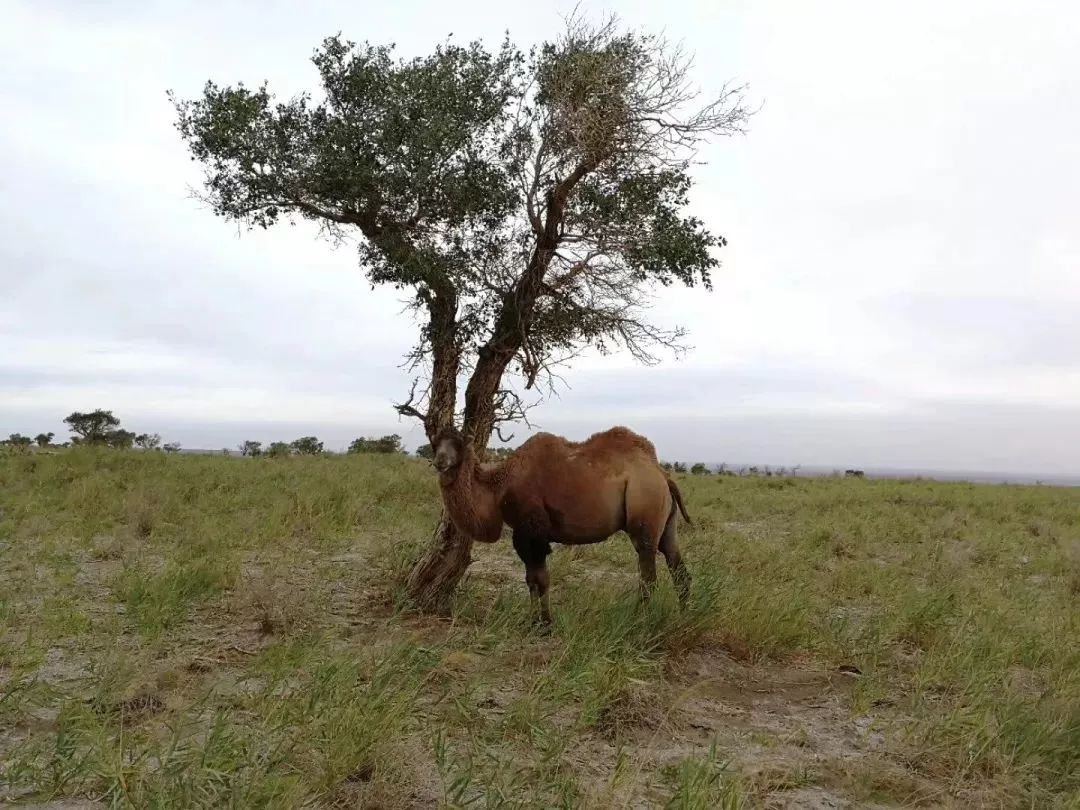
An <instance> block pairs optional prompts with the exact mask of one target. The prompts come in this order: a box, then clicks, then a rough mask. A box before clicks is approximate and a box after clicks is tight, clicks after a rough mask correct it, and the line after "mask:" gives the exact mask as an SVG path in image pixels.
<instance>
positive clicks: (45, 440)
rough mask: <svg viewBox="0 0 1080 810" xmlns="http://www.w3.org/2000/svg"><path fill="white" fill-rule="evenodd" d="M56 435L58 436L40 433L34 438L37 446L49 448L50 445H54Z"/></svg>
mask: <svg viewBox="0 0 1080 810" xmlns="http://www.w3.org/2000/svg"><path fill="white" fill-rule="evenodd" d="M55 435H56V434H55V433H52V432H49V433H39V434H38V435H37V436H35V437H34V442H35V443H36V444H37V446H38V447H48V446H49V445H50V444H52V440H53V436H55Z"/></svg>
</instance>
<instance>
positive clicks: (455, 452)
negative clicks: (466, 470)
mask: <svg viewBox="0 0 1080 810" xmlns="http://www.w3.org/2000/svg"><path fill="white" fill-rule="evenodd" d="M431 446H432V447H433V448H434V450H435V457H434V458H433V459H432V462H431V463H432V464H434V465H435V469H436V470H438V471H439V473H440V474H442V475H446V474H447V473H453V472H454V471H455V470H457V468H458V467H460V466H461V462H462V461H464V460H465V440H464V439H463V438H462V437H461V434H460V433H459V432H458V431H457V430H456V429H454V428H452V427H448V428H443V429H442V430H441V431H439V435H437V436H436V437H435V441H434V442H432V444H431Z"/></svg>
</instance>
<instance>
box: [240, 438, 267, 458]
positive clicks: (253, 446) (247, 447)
mask: <svg viewBox="0 0 1080 810" xmlns="http://www.w3.org/2000/svg"><path fill="white" fill-rule="evenodd" d="M239 450H240V455H242V456H250V457H252V458H255V457H258V456H261V455H262V442H256V441H252V440H251V439H248V440H247V441H245V442H244V443H243V444H241V445H240V447H239Z"/></svg>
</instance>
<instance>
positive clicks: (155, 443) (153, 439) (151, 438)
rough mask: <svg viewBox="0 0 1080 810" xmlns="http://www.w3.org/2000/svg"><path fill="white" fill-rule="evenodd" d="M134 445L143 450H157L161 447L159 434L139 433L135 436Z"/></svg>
mask: <svg viewBox="0 0 1080 810" xmlns="http://www.w3.org/2000/svg"><path fill="white" fill-rule="evenodd" d="M135 446H136V447H141V448H142V449H143V450H157V449H158V448H159V447H161V436H159V435H158V434H157V433H140V434H139V435H138V436H136V437H135Z"/></svg>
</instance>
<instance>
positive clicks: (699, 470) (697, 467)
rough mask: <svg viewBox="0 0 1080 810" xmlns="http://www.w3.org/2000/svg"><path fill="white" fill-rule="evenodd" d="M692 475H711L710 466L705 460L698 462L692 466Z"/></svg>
mask: <svg viewBox="0 0 1080 810" xmlns="http://www.w3.org/2000/svg"><path fill="white" fill-rule="evenodd" d="M690 474H691V475H709V468H708V467H706V466H705V464H704V463H703V462H700V461H699V462H697V463H696V464H694V466H693V467H691V468H690Z"/></svg>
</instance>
